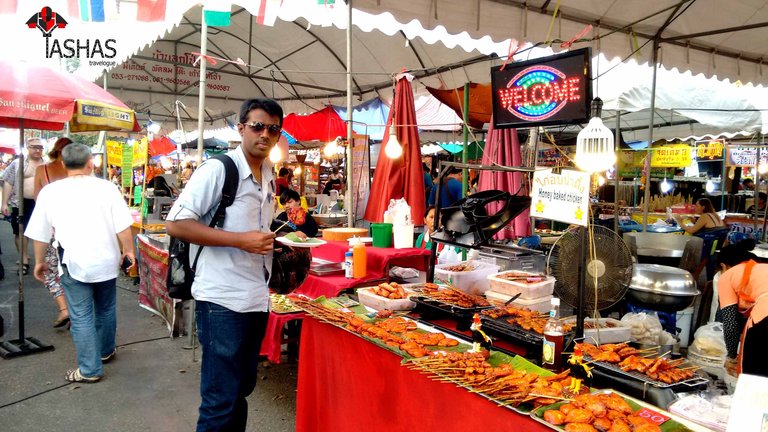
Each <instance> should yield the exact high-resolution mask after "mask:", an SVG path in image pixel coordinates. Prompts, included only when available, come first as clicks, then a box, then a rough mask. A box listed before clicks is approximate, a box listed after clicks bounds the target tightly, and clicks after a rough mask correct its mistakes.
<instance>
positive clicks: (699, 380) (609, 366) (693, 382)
mask: <svg viewBox="0 0 768 432" xmlns="http://www.w3.org/2000/svg"><path fill="white" fill-rule="evenodd" d="M584 360H588V361H591V360H592V357H590V356H588V355H586V354H585V355H584ZM592 364H593V365H595V366H599V367H600V368H601V369H603V370H607V371H611V372H614V373H617V374H619V375H622V376H624V377H629V378H633V379H636V380H638V381H641V382H644V383H646V384H650V385H652V386H654V387H658V388H672V387H677V386H688V387H696V386H698V385H701V384H706V383H707V382H709V380H708V379H707V378H705V377H703V376H695V377H693V378H690V379H687V380H683V381H678V382H676V383H672V384H667V383H665V382H661V381H656V380H654V379H652V378H651V377H649V376H648V375H646V374H643V373H640V372H637V371H629V372H628V371H625V370H624V369H622V368H620V367H619V366H618V365H616V364H613V363H608V362H603V361H596V362H592ZM682 365H688V363H687V362H684V363H682Z"/></svg>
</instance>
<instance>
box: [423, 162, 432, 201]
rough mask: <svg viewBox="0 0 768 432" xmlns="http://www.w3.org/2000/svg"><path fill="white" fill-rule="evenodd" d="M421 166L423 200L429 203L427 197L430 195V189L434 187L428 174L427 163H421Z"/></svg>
mask: <svg viewBox="0 0 768 432" xmlns="http://www.w3.org/2000/svg"><path fill="white" fill-rule="evenodd" d="M421 166H422V168H423V169H424V199H425V200H426V201H429V195H430V194H431V193H432V187H433V186H434V183H433V182H432V175H431V174H430V172H429V167H428V166H427V163H426V162H422V163H421Z"/></svg>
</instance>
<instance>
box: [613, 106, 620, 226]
mask: <svg viewBox="0 0 768 432" xmlns="http://www.w3.org/2000/svg"><path fill="white" fill-rule="evenodd" d="M614 141H615V142H616V148H617V149H618V148H619V143H620V142H621V110H618V111H616V139H614ZM618 154H619V151H618V150H616V155H617V157H616V171H615V173H614V177H613V231H614V232H616V233H617V234H618V233H619V180H620V177H621V176H620V172H619V158H618Z"/></svg>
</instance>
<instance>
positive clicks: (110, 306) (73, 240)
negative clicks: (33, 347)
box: [24, 144, 136, 383]
mask: <svg viewBox="0 0 768 432" xmlns="http://www.w3.org/2000/svg"><path fill="white" fill-rule="evenodd" d="M61 156H62V161H63V162H64V167H65V168H66V169H67V178H65V179H63V180H59V181H57V182H54V183H51V184H49V185H47V186H45V187H44V188H43V189H42V190H41V191H40V194H39V195H38V197H37V206H36V207H35V211H34V213H32V218H31V220H30V221H29V227H27V229H26V231H25V233H24V234H25V235H26V236H27V237H29V238H30V239H32V240H34V241H35V278H36V279H37V280H39V281H41V282H43V281H44V280H45V272H46V269H47V266H46V263H45V250H46V248H47V247H48V242H49V240H50V238H51V235H52V234H53V230H55V231H56V240H57V241H58V244H59V252H60V254H61V255H62V256H61V260H60V262H61V264H60V267H61V269H60V273H61V284H62V286H63V287H64V295H65V296H66V299H67V306H68V307H69V316H70V319H71V321H72V329H71V333H72V340H73V341H74V343H75V348H76V350H77V365H78V367H77V368H76V369H72V370H69V371H68V372H67V374H66V377H65V378H66V380H67V381H70V382H82V383H94V382H97V381H99V380H100V379H101V377H102V376H103V375H104V369H103V366H102V364H103V363H106V362H108V361H110V360H112V359H113V358H114V356H115V354H116V351H115V328H116V322H117V319H116V315H115V303H116V286H115V282H116V280H117V274H118V267H119V264H120V263H121V262H122V260H123V259H124V258H126V257H127V258H128V259H129V260H130V261H131V263H133V262H135V261H136V259H135V256H134V254H133V241H132V238H131V223H132V218H131V213H130V211H129V209H128V206H127V205H126V203H125V201H123V198H122V197H121V196H120V191H118V190H117V189H116V188H115V186H114V185H113V184H112V183H110V182H108V181H106V180H102V179H99V178H96V177H92V176H91V173H92V172H93V167H94V165H93V160H92V157H91V149H90V148H88V147H87V146H85V145H83V144H70V145H68V146H67V147H65V148H64V150H62V155H61ZM118 239H119V240H120V243H118ZM121 245H122V252H121Z"/></svg>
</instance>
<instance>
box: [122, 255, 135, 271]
mask: <svg viewBox="0 0 768 432" xmlns="http://www.w3.org/2000/svg"><path fill="white" fill-rule="evenodd" d="M126 258H128V259H129V260H131V265H130V267H128V268H126V269H123V271H125V272H126V273H130V270H131V269H132V268H134V267H136V256H135V255H134V254H133V252H123V254H122V255H121V256H120V267H122V266H123V261H124V260H125V259H126Z"/></svg>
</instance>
